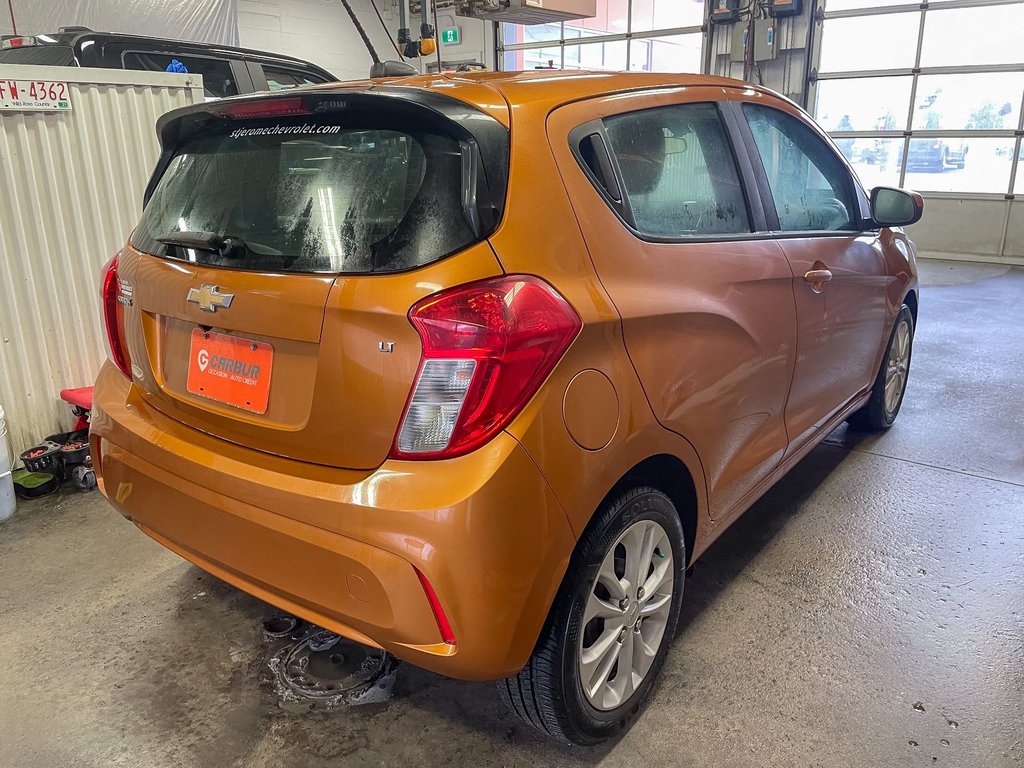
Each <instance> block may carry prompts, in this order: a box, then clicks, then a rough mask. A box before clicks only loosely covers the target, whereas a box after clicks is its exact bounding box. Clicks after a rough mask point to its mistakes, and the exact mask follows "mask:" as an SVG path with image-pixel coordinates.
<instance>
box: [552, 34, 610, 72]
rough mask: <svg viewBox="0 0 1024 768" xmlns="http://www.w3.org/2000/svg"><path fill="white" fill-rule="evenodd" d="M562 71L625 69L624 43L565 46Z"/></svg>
mask: <svg viewBox="0 0 1024 768" xmlns="http://www.w3.org/2000/svg"><path fill="white" fill-rule="evenodd" d="M562 67H563V68H564V69H598V70H608V71H619V70H623V69H625V68H626V41H625V40H616V41H614V42H609V43H588V44H587V45H567V46H565V61H564V62H563V64H562Z"/></svg>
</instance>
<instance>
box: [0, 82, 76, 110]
mask: <svg viewBox="0 0 1024 768" xmlns="http://www.w3.org/2000/svg"><path fill="white" fill-rule="evenodd" d="M0 109H2V110H14V111H25V110H28V111H34V112H65V111H69V110H70V109H71V93H70V91H69V89H68V84H67V83H63V82H58V81H56V80H0Z"/></svg>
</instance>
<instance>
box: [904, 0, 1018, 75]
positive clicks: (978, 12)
mask: <svg viewBox="0 0 1024 768" xmlns="http://www.w3.org/2000/svg"><path fill="white" fill-rule="evenodd" d="M1021 30H1024V3H1015V4H1013V5H995V6H989V7H983V8H953V9H947V10H937V9H932V10H929V11H928V12H927V15H926V17H925V26H924V46H923V47H922V49H921V66H922V67H941V66H953V65H957V64H1017V63H1020V62H1021V61H1022V60H1024V53H1022V52H1021Z"/></svg>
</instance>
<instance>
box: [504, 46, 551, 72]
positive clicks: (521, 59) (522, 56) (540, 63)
mask: <svg viewBox="0 0 1024 768" xmlns="http://www.w3.org/2000/svg"><path fill="white" fill-rule="evenodd" d="M501 68H502V69H503V70H504V71H506V72H518V71H520V70H523V69H561V68H562V48H561V47H560V46H557V45H553V46H550V47H547V48H527V49H526V50H522V51H505V56H504V59H503V61H502V66H501Z"/></svg>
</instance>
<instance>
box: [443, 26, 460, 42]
mask: <svg viewBox="0 0 1024 768" xmlns="http://www.w3.org/2000/svg"><path fill="white" fill-rule="evenodd" d="M441 42H442V43H444V44H445V45H458V44H459V43H461V42H462V27H446V28H445V29H442V30H441Z"/></svg>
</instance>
